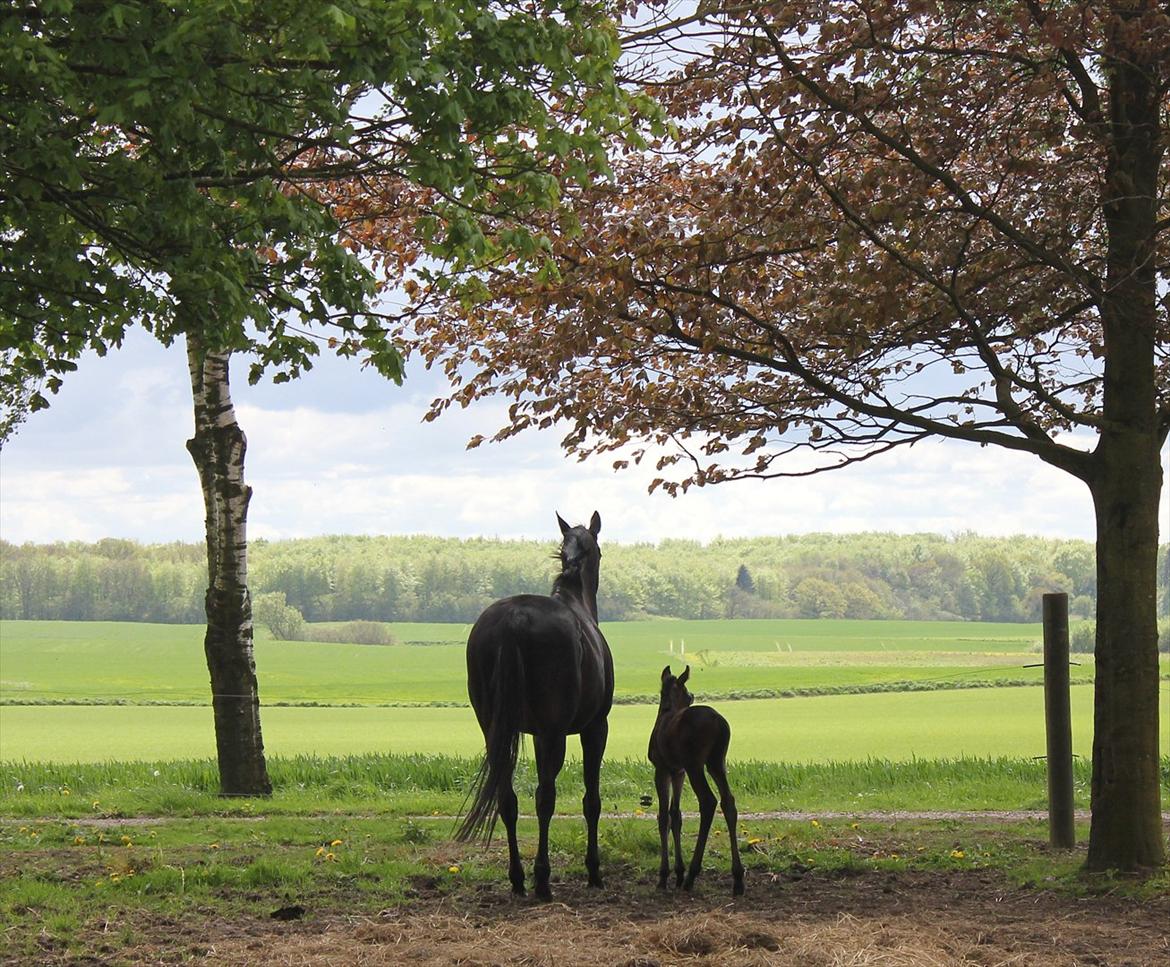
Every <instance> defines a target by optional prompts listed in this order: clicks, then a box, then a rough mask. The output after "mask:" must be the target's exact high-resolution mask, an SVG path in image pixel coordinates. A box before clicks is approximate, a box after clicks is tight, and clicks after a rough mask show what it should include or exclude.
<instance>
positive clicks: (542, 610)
mask: <svg viewBox="0 0 1170 967" xmlns="http://www.w3.org/2000/svg"><path fill="white" fill-rule="evenodd" d="M557 523H558V524H560V527H561V534H562V535H563V538H564V539H563V541H562V543H561V552H560V559H561V573H560V576H559V577H558V578H557V579H556V581H555V582H554V584H553V589H552V593H551V594H550V595H548V596H545V595H539V594H517V595H515V596H513V597H510V598H503V599H502V600H500V601H497V602H496V603H495V604H493V605H491V606H490V607H488V609H487V610H486V611H484V613H483V614H481V615H480V616H479V620H478V621H476V622H475V625H474V626H473V627H472V629H471V635H470V636H469V637H468V639H467V692H468V694H469V695H470V697H471V705H472V707H473V708H474V709H475V716H476V718H477V719H478V720H479V727H480V728H481V729H482V730H483V736H484V742H485V744H486V746H487V749H486V752H485V753H484V759H483V763H482V764H481V766H480V769H479V775H478V776H477V778H476V782H475V785H474V786H473V788H472V791H471V793H469V797H471V796H474V801H473V802H472V805H471V808H470V809H469V810H468V812H467V815H466V816H465V817H464V819H463V823H462V824H461V825H460V827H459V830H458V833H457V836H458V838H459V839H464V840H466V839H472V838H474V837H477V836H480V835H483V836H485V837H486V838H487V839H489V840H490V838H491V834H492V830H493V829H494V827H495V823H496V818H497V816H502V817H503V820H504V826H505V827H506V828H507V831H508V856H509V862H508V878H509V879H510V880H511V881H512V892H513V893H517V894H523V893H524V868H523V866H522V865H521V863H520V850H519V848H518V846H517V844H516V816H517V804H516V793H515V792H514V791H513V789H512V774H513V772H514V771H515V768H516V755H517V751H518V748H519V741H520V733H522V732H527V733H528V734H530V735H531V736H532V741H533V746H534V749H535V752H536V771H537V777H538V785H537V788H536V815H537V817H538V819H539V821H540V841H539V844H538V846H537V850H536V863H535V865H534V867H533V878H534V879H535V882H536V895H537V896H538V897H541V898H544V899H547V898H549V897H550V896H551V892H550V891H549V885H548V880H549V862H548V824H549V820H550V819H551V818H552V814H553V810H554V808H555V806H556V799H557V790H556V779H557V774H558V773H559V772H560V771H561V766H562V765H563V764H564V761H565V736H566V735H573V734H577V733H579V734H580V736H581V755H582V759H583V760H584V761H583V765H584V771H585V797H584V799H583V800H582V806H583V807H584V811H585V821H586V823H587V824H588V827H589V843H588V847H587V850H586V853H585V868H586V869H587V870H588V871H589V885H590V886H601V874H600V872H599V861H598V852H597V820H598V817H599V816H600V815H601V793H600V792H599V790H598V784H599V781H600V773H601V757H602V755H603V754H604V753H605V742H606V738H607V737H608V735H609V720H608V716H609V710H610V707H611V706H612V704H613V658H612V656H611V655H610V653H609V645H608V644H606V641H605V638H604V637H603V636H602V634H601V631H600V630H599V628H598V627H597V580H598V571H599V569H600V565H601V550H600V548H598V546H597V535H598V533H599V532H600V530H601V517H600V516H599V515H598V514H597V513H596V512H594V514H593V518H592V519H591V520H590V522H589V526H588V527H587V528H586V527H570V526H569V525H568V524H566V523H565V522H564V521H563V520H562V519H561V515H560V514H557Z"/></svg>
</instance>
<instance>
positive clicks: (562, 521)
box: [557, 514, 572, 537]
mask: <svg viewBox="0 0 1170 967" xmlns="http://www.w3.org/2000/svg"><path fill="white" fill-rule="evenodd" d="M557 523H558V524H560V525H561V536H562V537H568V536H569V531H571V530H572V528H571V527H570V526H569V525H568V524H566V523H565V519H564V518H563V517H562V516H561V515H560V514H557Z"/></svg>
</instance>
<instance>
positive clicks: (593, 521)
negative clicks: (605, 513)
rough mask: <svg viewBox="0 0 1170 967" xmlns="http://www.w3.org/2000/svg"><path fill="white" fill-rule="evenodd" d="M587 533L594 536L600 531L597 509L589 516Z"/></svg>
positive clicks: (599, 516)
mask: <svg viewBox="0 0 1170 967" xmlns="http://www.w3.org/2000/svg"><path fill="white" fill-rule="evenodd" d="M589 533H590V534H592V535H593V536H594V537H596V536H597V535H598V534H600V533H601V514H599V513H598V512H597V511H594V512H593V516H592V517H590V518H589Z"/></svg>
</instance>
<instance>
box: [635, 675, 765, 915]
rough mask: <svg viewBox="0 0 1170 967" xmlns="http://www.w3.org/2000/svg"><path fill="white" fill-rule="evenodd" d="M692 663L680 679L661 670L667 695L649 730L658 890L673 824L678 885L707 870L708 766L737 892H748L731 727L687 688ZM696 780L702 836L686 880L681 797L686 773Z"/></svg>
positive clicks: (711, 797)
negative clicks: (730, 775) (730, 774)
mask: <svg viewBox="0 0 1170 967" xmlns="http://www.w3.org/2000/svg"><path fill="white" fill-rule="evenodd" d="M690 675H691V666H690V665H687V667H686V670H685V671H684V672H683V673H682V674H681V675H679V676H678V677H677V678H675V676H674V675H673V674H671V671H670V666H669V665H667V666H666V667H665V668H664V669H662V695H661V698H660V699H659V703H658V718H657V719H656V720H655V722H654V728H653V730H652V731H651V733H650V748H649V750H648V753H647V754H648V756H649V758H650V761H651V762H652V763H654V784H655V786H657V787H658V836H659V839H660V840H661V842H662V862H661V864H660V866H659V869H658V888H659V889H660V890H662V889H665V888H666V877H667V874H668V873H669V872H670V854H669V852H668V850H667V845H666V832H667V826H668V825H669V827H670V831H671V832H672V833H673V834H674V864H675V866H674V869H675V885H676V886H681V887H683V889H686V890H689V889H690V888H691V887H692V886H693V885H694V882H695V877H697V876H698V875H699V871H700V870H701V869H702V868H703V850H704V849H705V848H706V846H707V834H708V833H709V832H710V831H711V820H712V819H713V818H714V816H715V794H714V793H713V792H712V791H711V787H710V786H708V785H707V779H706V777H705V776H704V775H703V769H704V768H706V770H707V772H708V773H710V775H711V778H712V779H714V780H715V785H716V786H718V787H719V805H720V806H721V807H722V809H723V817H724V819H726V820H727V834H728V842H729V844H730V846H731V876H732V881H733V885H732V892H733V893H734V894H735V895H736V896H739V895H740V894H742V893H743V863H741V862H740V859H739V841H738V839H737V838H736V832H735V824H736V820H737V818H738V813H737V812H736V809H735V797H734V796H733V795H732V794H731V787H730V786H729V785H728V784H727V764H726V759H727V746H728V745H729V744H730V742H731V726H729V725H728V724H727V719H725V718H724V717H723V716H722V715H720V714H719V713H718V712H716V711H715V709H713V708H710V707H709V706H707V705H695V704H693V703H694V701H695V699H694V696H692V695H691V693H690V692H689V691H687V679H688V678H690ZM684 775H686V776H687V777H688V778H689V779H690V780H691V788H692V789H694V790H695V796H696V797H698V800H699V838H698V840H697V841H696V842H695V853H694V855H693V856H692V857H691V868H690V869H689V870H688V871H687V874H686V880H685V881H684V880H683V858H682V843H681V841H680V840H681V837H682V811H681V810H680V809H679V805H678V800H679V796H680V795H682V784H683V776H684Z"/></svg>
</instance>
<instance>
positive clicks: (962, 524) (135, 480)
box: [0, 330, 1170, 544]
mask: <svg viewBox="0 0 1170 967" xmlns="http://www.w3.org/2000/svg"><path fill="white" fill-rule="evenodd" d="M444 385H445V384H444V382H443V380H442V378H441V377H440V376H439V375H438V374H435V373H428V372H427V371H425V370H423V369H421V368H418V369H416V370H410V371H408V375H407V380H406V382H405V383H404V385H403V386H401V387H399V386H395V385H394V384H392V383H389V382H387V381H385V380H383V379H381V378H380V377H378V376H377V375H376V374H374V373H372V372H370V371H364V370H360V369H359V367H358V365H357V364H356V363H354V362H352V361H340V360H334V359H329V360H322V361H321V362H320V363H319V364H318V366H317V367H315V368H314V370H313V371H312V372H310V373H308V374H306V375H305V376H304V377H302V378H301V379H300V380H297V381H293V382H292V383H287V384H283V385H280V386H276V385H272V384H271V383H264V384H261V385H258V386H255V387H250V386H248V385H247V381H246V377H245V372H244V365H243V364H241V365H240V366H239V367H238V368H236V369H234V370H233V373H232V395H233V398H234V401H235V404H236V409H237V416H238V418H239V420H240V423H241V425H242V426H243V428H244V431H245V433H246V434H247V437H248V452H247V463H246V470H245V475H246V479H247V482H248V483H249V484H250V485H251V486H252V488H253V497H252V503H251V507H250V510H249V536H250V537H253V538H256V537H264V538H268V539H280V538H292V537H308V536H314V535H320V534H435V535H440V536H448V537H476V536H483V537H499V538H535V539H548V538H552V537H554V536H556V534H557V530H556V521H555V518H554V516H553V515H554V512H560V514H561V515H562V516H563V517H565V519H566V520H568V521H569V522H570V523H583V522H585V521H587V520H588V519H589V515H590V514H591V513H592V512H593V511H594V510H598V511H599V512H600V514H601V518H602V523H603V526H602V539H603V541H604V540H606V539H608V540H611V541H616V542H619V543H624V544H629V543H635V542H652V543H656V542H658V541H660V540H663V539H666V538H687V539H691V540H698V541H702V542H708V541H710V540H712V539H714V538H716V537H720V536H723V537H750V536H760V535H783V534H797V533H807V532H814V531H831V532H856V531H893V532H898V533H913V532H934V533H941V534H956V533H960V532H967V531H974V532H976V533H980V534H988V535H1001V536H1002V535H1011V534H1037V535H1042V536H1049V537H1068V538H1083V539H1092V536H1093V515H1092V505H1091V502H1090V500H1089V497H1088V492H1087V490H1086V489H1085V487H1084V485H1083V484H1081V483H1080V482H1079V481H1077V480H1075V479H1073V478H1072V477H1070V476H1068V475H1066V474H1064V473H1061V472H1060V471H1057V470H1054V469H1052V468H1050V467H1048V466H1046V465H1045V464H1043V463H1042V462H1040V461H1039V460H1038V459H1036V458H1035V457H1032V456H1030V455H1027V454H1015V453H1010V452H1007V451H1003V450H1000V449H998V448H994V447H989V448H985V449H981V448H979V447H977V446H973V445H970V444H962V443H956V442H949V441H947V442H929V443H923V444H918V445H916V446H914V447H912V448H902V449H900V450H898V451H895V452H893V453H890V454H886V455H884V456H880V457H877V458H875V459H873V460H870V461H868V462H866V463H863V464H860V465H858V466H855V467H852V468H849V469H846V470H842V471H836V472H833V473H829V474H821V475H818V476H815V477H811V478H804V479H793V480H772V481H741V482H732V483H725V484H720V485H717V486H713V487H706V488H702V489H698V490H692V491H690V492H689V493H688V494H686V495H684V496H680V497H677V498H671V497H669V496H666V495H664V494H662V493H660V492H659V493H655V494H653V495H648V494H647V492H646V491H647V486H648V484H649V482H650V480H651V479H652V478H653V476H655V473H654V471H653V469H652V468H647V469H641V468H635V469H633V470H629V471H614V470H612V468H611V466H610V463H609V461H606V460H604V459H598V460H593V461H587V462H584V463H581V462H578V461H577V460H576V459H575V458H573V459H569V458H566V457H565V456H564V455H563V454H562V452H561V450H560V448H559V439H560V436H561V434H559V433H557V432H555V431H552V432H530V433H527V434H522V435H521V436H520V437H519V438H518V439H514V440H511V441H508V442H506V443H503V444H484V445H483V446H481V447H480V448H478V449H476V450H471V451H468V450H466V449H465V447H466V442H467V440H468V438H469V437H471V436H472V435H473V434H476V433H486V434H490V433H491V432H493V431H494V430H495V429H497V427H498V426H499V425H500V424H501V422H502V420H501V419H500V415H501V407H502V404H500V405H496V404H494V403H491V402H489V403H485V404H477V405H474V406H473V407H471V408H469V409H467V410H462V411H457V412H452V413H448V414H447V415H445V416H443V417H441V418H440V419H439V420H438V421H437V422H435V423H429V424H426V423H423V422H422V415H423V413H424V412H425V410H426V407H427V405H428V403H429V402H430V401H431V400H432V399H433V398H434V397H435V396H437V395H440V394H441V393H442V391H443V387H444ZM51 403H52V405H51V407H50V409H49V410H47V411H42V412H40V413H35V414H32V415H31V416H30V417H29V419H28V420H27V421H26V422H25V424H24V425H23V426H21V427H20V428H19V430H18V432H17V434H16V436H15V437H14V438H13V439H12V440H11V441H10V442H9V443H8V444H7V445H6V446H5V447H4V449H3V451H0V537H3V538H4V539H5V540H7V541H10V542H14V543H23V542H26V541H33V542H49V541H58V540H60V541H69V540H80V541H95V540H98V539H100V538H103V537H118V538H129V539H133V540H137V541H140V542H143V543H159V542H167V541H174V540H182V541H199V540H202V538H203V507H202V498H201V496H200V492H199V486H198V481H197V478H196V475H195V469H194V466H193V465H192V463H191V459H190V456H189V455H188V453H187V450H186V448H185V442H186V440H187V438H188V437H189V436H190V435H191V430H192V416H191V400H190V387H189V384H188V381H187V370H186V359H185V355H184V353H183V351H182V348H181V347H180V346H175V347H172V348H170V349H165V348H163V347H162V346H160V345H159V344H158V343H157V342H155V341H154V340H153V338H152V337H150V336H149V335H147V334H145V333H143V332H141V331H137V330H136V331H134V332H133V333H132V335H131V338H130V339H129V340H128V341H127V343H126V344H125V346H124V347H123V348H122V349H121V350H119V351H115V352H113V353H111V354H110V355H109V356H107V357H105V358H98V357H96V356H92V357H87V358H86V359H84V360H83V361H82V363H81V366H80V368H79V370H78V372H76V373H73V374H69V375H68V376H67V377H66V381H65V386H64V388H63V389H62V391H61V392H60V393H59V394H58V395H57V396H56V397H54V398H52V400H51ZM1168 530H1170V528H1168Z"/></svg>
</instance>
